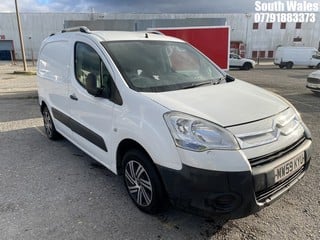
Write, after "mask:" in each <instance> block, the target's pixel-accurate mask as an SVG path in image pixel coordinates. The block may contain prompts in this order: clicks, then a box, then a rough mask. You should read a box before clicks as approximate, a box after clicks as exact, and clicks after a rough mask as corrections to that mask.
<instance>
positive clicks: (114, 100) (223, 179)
mask: <svg viewBox="0 0 320 240" xmlns="http://www.w3.org/2000/svg"><path fill="white" fill-rule="evenodd" d="M37 81H38V94H39V104H40V109H41V113H42V115H43V120H44V127H45V132H46V134H47V137H48V138H49V139H52V140H56V139H59V137H60V135H62V136H64V137H65V138H66V139H68V140H69V141H71V142H72V143H73V144H75V145H76V146H78V147H79V148H80V149H82V150H83V151H85V152H86V153H87V154H88V155H90V156H91V157H92V158H94V159H95V160H97V161H99V162H100V163H101V164H103V165H104V166H106V167H107V168H108V169H110V170H111V171H112V172H114V173H115V174H118V175H121V176H122V177H123V180H124V184H125V186H126V189H127V191H128V194H129V196H130V197H131V199H132V201H133V203H134V204H135V205H136V206H137V207H138V208H139V209H141V210H142V211H144V212H147V213H156V212H159V211H161V210H163V209H164V208H165V206H167V203H168V202H170V203H171V204H173V205H174V206H177V207H180V208H182V209H185V210H187V211H190V212H194V213H196V214H201V215H204V216H213V215H224V216H226V217H229V218H239V217H244V216H247V215H248V214H251V213H254V212H256V211H258V210H259V209H261V208H263V207H264V206H268V205H269V204H270V203H271V202H273V201H274V200H276V199H278V198H279V197H280V196H282V195H283V194H284V193H285V192H286V191H287V190H289V189H290V188H291V187H292V186H293V185H294V184H296V183H297V182H298V181H299V180H300V179H301V178H302V177H303V176H304V175H305V172H306V170H307V169H308V166H309V163H310V150H309V149H310V146H311V142H312V140H311V135H310V132H309V130H308V128H307V127H306V126H305V124H304V123H303V121H302V119H301V117H300V114H299V113H298V112H297V110H296V109H295V108H294V107H293V106H292V105H291V104H290V103H289V102H288V101H287V100H285V99H283V98H282V97H280V96H278V95H276V94H274V93H272V92H268V91H266V90H264V89H261V88H259V87H256V86H253V85H251V84H248V83H246V82H243V81H241V80H238V79H234V78H232V77H231V76H229V75H227V74H226V73H225V72H223V71H222V70H220V69H219V68H218V67H217V66H216V65H215V64H214V63H213V62H212V61H210V60H209V59H208V58H207V57H206V56H205V55H203V54H202V53H200V52H199V51H198V50H196V49H195V48H194V47H192V46H191V45H189V44H187V43H186V42H184V41H182V40H179V39H176V38H172V37H168V36H165V35H162V34H156V33H149V32H116V31H113V32H108V31H90V30H89V29H87V28H85V27H80V28H74V29H67V30H63V31H62V32H61V33H57V34H54V35H52V36H50V37H48V38H47V39H45V40H44V41H43V43H42V46H41V49H40V53H39V58H38V68H37Z"/></svg>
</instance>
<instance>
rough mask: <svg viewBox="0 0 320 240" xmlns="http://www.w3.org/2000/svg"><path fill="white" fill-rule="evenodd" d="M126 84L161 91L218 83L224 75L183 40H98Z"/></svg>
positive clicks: (147, 90) (137, 89)
mask: <svg viewBox="0 0 320 240" xmlns="http://www.w3.org/2000/svg"><path fill="white" fill-rule="evenodd" d="M102 45H103V46H104V47H105V48H106V50H107V51H108V52H109V54H110V55H111V57H112V58H113V60H114V62H115V63H116V65H117V67H118V69H119V71H120V72H121V74H122V75H123V77H124V79H125V80H126V82H127V83H128V85H129V87H130V88H132V89H134V90H136V91H140V92H163V91H173V90H179V89H186V88H192V87H199V86H203V85H207V84H208V85H209V84H217V83H220V82H221V80H222V79H224V75H223V73H222V71H221V70H220V69H218V68H217V67H216V66H215V65H214V64H212V63H211V62H210V61H209V60H208V59H207V58H206V57H204V56H203V55H202V54H201V53H199V52H198V51H197V50H195V49H194V48H193V47H191V46H190V45H188V44H186V43H180V42H168V41H141V40H140V41H115V42H102Z"/></svg>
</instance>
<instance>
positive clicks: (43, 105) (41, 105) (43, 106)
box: [40, 100, 48, 113]
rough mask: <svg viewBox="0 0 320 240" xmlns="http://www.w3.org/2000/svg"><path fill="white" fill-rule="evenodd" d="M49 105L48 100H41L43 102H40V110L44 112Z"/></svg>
mask: <svg viewBox="0 0 320 240" xmlns="http://www.w3.org/2000/svg"><path fill="white" fill-rule="evenodd" d="M45 107H47V108H48V105H47V104H46V102H45V101H44V100H42V101H41V104H40V111H41V113H42V112H43V109H44V108H45Z"/></svg>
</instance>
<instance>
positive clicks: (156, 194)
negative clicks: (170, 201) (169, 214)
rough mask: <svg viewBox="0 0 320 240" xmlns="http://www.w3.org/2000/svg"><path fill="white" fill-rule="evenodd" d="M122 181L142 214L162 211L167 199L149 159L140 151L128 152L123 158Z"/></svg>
mask: <svg viewBox="0 0 320 240" xmlns="http://www.w3.org/2000/svg"><path fill="white" fill-rule="evenodd" d="M123 180H124V184H125V187H126V189H127V191H128V193H129V195H130V198H131V199H132V201H133V202H134V204H135V205H136V206H137V207H138V208H139V209H140V210H142V211H143V212H146V213H149V214H155V213H158V212H160V211H162V210H164V208H165V206H166V205H167V197H166V194H165V191H164V187H163V184H162V182H161V181H160V177H159V174H158V172H157V171H156V168H155V166H154V165H153V163H152V161H151V159H150V157H149V156H148V155H147V154H146V153H144V152H143V151H140V150H130V151H128V152H127V153H126V154H125V155H124V157H123Z"/></svg>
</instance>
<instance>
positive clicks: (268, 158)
mask: <svg viewBox="0 0 320 240" xmlns="http://www.w3.org/2000/svg"><path fill="white" fill-rule="evenodd" d="M304 140H305V137H302V138H301V139H299V140H298V141H296V142H295V143H293V144H291V145H290V146H288V147H286V148H284V149H282V150H280V151H277V152H273V153H270V154H266V155H263V156H260V157H256V158H251V159H249V162H250V165H251V167H255V166H259V165H262V164H266V163H269V162H273V161H274V160H277V159H278V158H281V157H282V156H284V155H286V154H288V153H289V152H291V151H293V150H295V149H296V148H298V147H299V146H300V145H301V144H302V143H303V142H304Z"/></svg>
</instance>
